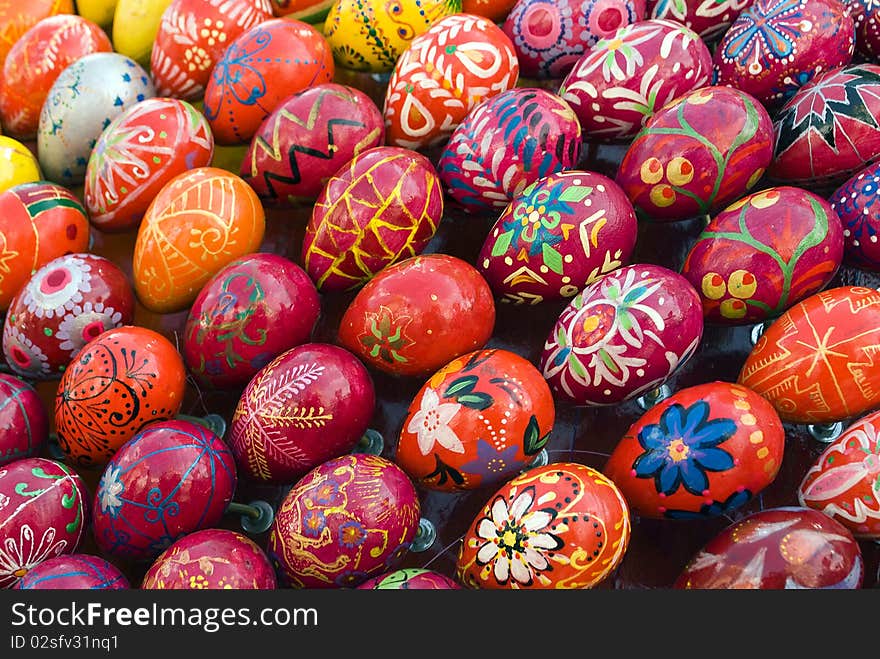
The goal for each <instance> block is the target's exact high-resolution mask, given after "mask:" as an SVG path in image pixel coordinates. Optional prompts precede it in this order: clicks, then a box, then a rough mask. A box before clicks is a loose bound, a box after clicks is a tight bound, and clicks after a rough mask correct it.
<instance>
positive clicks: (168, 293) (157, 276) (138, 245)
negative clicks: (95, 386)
mask: <svg viewBox="0 0 880 659" xmlns="http://www.w3.org/2000/svg"><path fill="white" fill-rule="evenodd" d="M265 230H266V214H265V211H264V210H263V206H262V204H261V203H260V199H259V197H257V194H256V193H255V192H254V190H253V188H251V187H250V186H249V185H248V184H247V183H245V182H244V181H243V180H242V179H241V178H240V177H239V176H237V175H236V174H233V173H232V172H229V171H226V170H224V169H220V168H217V167H197V168H196V169H192V170H190V171H187V172H183V173H182V174H178V175H177V176H175V177H174V178H173V179H171V180H170V181H168V182H167V183H166V184H165V185H164V186H163V187H162V189H161V190H160V191H159V193H158V194H157V195H156V197H155V198H154V199H153V201H152V202H150V205H149V207H148V208H147V211H146V213H145V214H144V217H143V219H142V220H141V223H140V226H139V227H138V234H137V240H136V242H135V245H134V255H133V259H132V268H133V278H134V288H135V293H136V294H137V297H138V299H139V300H140V302H141V303H142V304H143V305H144V306H145V307H146V308H147V309H149V310H151V311H154V312H156V313H172V312H175V311H181V310H183V309H185V308H187V307H188V306H190V305H191V304H192V303H193V301H194V300H195V298H196V296H197V295H198V294H199V291H200V290H201V288H202V286H204V285H205V284H206V283H207V282H208V280H209V279H211V277H213V276H214V275H215V274H217V272H219V271H220V270H221V269H222V268H223V267H224V266H226V265H228V264H229V263H230V262H232V261H233V260H235V259H237V258H239V257H241V256H244V255H246V254H251V253H253V252H256V251H257V249H258V248H259V246H260V244H261V243H262V241H263V235H264V233H265Z"/></svg>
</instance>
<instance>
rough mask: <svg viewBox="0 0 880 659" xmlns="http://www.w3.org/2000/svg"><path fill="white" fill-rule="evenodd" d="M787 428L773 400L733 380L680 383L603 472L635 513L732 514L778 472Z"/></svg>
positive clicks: (646, 415)
mask: <svg viewBox="0 0 880 659" xmlns="http://www.w3.org/2000/svg"><path fill="white" fill-rule="evenodd" d="M784 449H785V431H784V429H783V427H782V421H781V420H780V418H779V416H778V415H777V414H776V412H775V411H774V410H773V407H772V406H771V405H770V403H768V402H767V401H766V400H765V399H764V398H762V397H761V396H759V395H758V394H757V393H755V392H754V391H751V390H749V389H747V388H745V387H743V386H740V385H737V384H733V383H730V382H708V383H705V384H698V385H694V386H691V387H686V388H684V389H680V390H679V391H677V392H675V393H674V394H672V395H671V396H670V397H668V398H666V399H664V400H662V401H660V402H659V403H658V404H656V405H655V406H654V407H652V408H650V409H649V410H648V411H647V412H645V413H644V414H643V415H642V416H641V417H640V418H639V419H638V420H637V421H636V422H635V423H633V424H632V425H631V426H630V427H629V430H627V432H626V434H625V435H624V436H623V438H622V439H621V440H620V441H619V442H618V443H617V445H616V446H615V448H614V450H613V452H612V453H611V457H609V458H608V462H607V463H606V464H605V467H604V469H603V470H602V471H603V473H604V474H605V475H606V476H608V477H609V478H610V479H611V480H613V481H614V482H615V483H616V484H617V486H618V487H619V488H620V490H621V491H622V492H623V495H624V496H625V497H626V500H627V502H628V503H629V505H630V508H632V511H633V513H634V514H637V515H639V516H641V517H651V518H658V519H660V518H667V519H700V518H711V517H717V516H719V515H725V514H727V513H729V512H731V511H733V510H735V509H737V508H739V507H740V506H742V505H743V504H745V503H747V502H748V501H750V500H751V499H752V498H753V497H754V496H755V495H756V494H758V493H759V492H761V491H762V490H763V489H764V488H765V487H767V486H768V485H769V484H770V483H772V482H773V480H774V479H775V478H776V474H777V473H778V472H779V467H780V465H781V463H782V455H783V451H784Z"/></svg>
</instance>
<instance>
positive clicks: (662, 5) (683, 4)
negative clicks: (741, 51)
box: [647, 0, 752, 43]
mask: <svg viewBox="0 0 880 659" xmlns="http://www.w3.org/2000/svg"><path fill="white" fill-rule="evenodd" d="M751 2H752V0H712V1H711V2H706V0H648V8H647V16H648V18H662V19H666V20H670V21H676V22H678V23H682V24H684V25H685V26H686V27H689V28H690V29H692V30H693V31H694V32H696V33H697V34H698V35H700V38H701V39H703V40H705V41H706V43H710V42H716V41H718V39H720V38H721V37H722V36H723V35H724V33H725V32H726V31H727V29H728V28H729V27H730V25H731V24H732V23H733V21H735V20H736V17H737V16H739V13H740V12H741V11H742V10H743V9H744V8H745V7H747V6H748V5H749V4H751Z"/></svg>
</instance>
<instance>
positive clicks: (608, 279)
mask: <svg viewBox="0 0 880 659" xmlns="http://www.w3.org/2000/svg"><path fill="white" fill-rule="evenodd" d="M702 336H703V310H702V307H701V305H700V296H699V294H698V293H697V291H696V290H694V287H693V286H691V284H690V282H689V281H688V280H687V279H685V278H684V277H682V276H681V275H680V274H678V273H676V272H673V271H672V270H668V269H666V268H664V267H661V266H658V265H650V264H642V263H637V264H634V265H629V266H624V267H622V268H618V269H617V270H615V271H613V272H611V273H610V274H607V275H605V276H604V277H602V278H600V279H598V280H597V281H595V282H593V283H592V284H590V285H588V286H587V287H586V288H584V289H583V290H582V291H581V292H580V293H579V294H578V295H577V296H575V297H574V299H572V301H571V302H569V303H568V305H567V306H566V307H565V309H563V310H562V313H560V314H559V318H558V319H557V320H556V323H555V324H554V326H553V329H552V330H551V331H550V334H549V335H548V336H547V339H546V341H545V342H544V350H543V354H542V355H541V362H540V368H541V371H542V372H543V374H544V378H546V380H547V381H548V382H549V383H550V387H551V389H552V390H553V393H554V394H555V395H556V396H557V397H558V398H560V399H562V400H566V401H569V402H571V403H573V404H575V405H590V406H599V405H614V404H617V403H620V402H623V401H625V400H630V399H632V398H635V397H637V396H639V395H640V394H642V393H644V392H646V391H649V390H651V389H654V388H656V387H658V386H660V385H661V384H663V383H664V382H665V381H666V380H668V379H669V378H670V377H672V375H673V374H674V373H675V372H676V371H677V370H678V369H679V368H680V367H681V366H682V365H683V364H685V363H686V362H687V361H688V360H689V359H690V358H691V356H692V355H693V354H694V351H695V350H696V349H697V346H698V345H699V343H700V340H701V339H702Z"/></svg>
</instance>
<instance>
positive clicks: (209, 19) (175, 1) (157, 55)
mask: <svg viewBox="0 0 880 659" xmlns="http://www.w3.org/2000/svg"><path fill="white" fill-rule="evenodd" d="M270 18H272V8H271V5H270V3H269V0H172V2H171V4H170V5H168V7H167V9H166V10H165V11H164V12H162V17H161V19H160V21H159V27H158V29H157V31H156V38H155V40H154V41H153V45H152V46H153V47H152V50H151V51H150V72H151V73H152V75H153V82H154V83H155V85H156V95H157V96H160V97H173V98H181V99H184V100H187V101H197V100H199V99H201V98H202V96H203V95H204V93H205V86H206V85H207V84H208V80H209V79H210V78H211V69H212V68H213V67H214V65H215V64H216V63H217V62H219V61H220V59H221V58H222V57H223V52H224V51H225V50H226V48H227V46H229V44H230V43H232V41H234V40H235V39H236V38H237V37H238V36H239V35H240V34H241V33H242V32H244V31H246V30H249V29H250V28H252V27H254V26H255V25H259V24H260V23H262V22H263V21H267V20H269V19H270Z"/></svg>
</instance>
